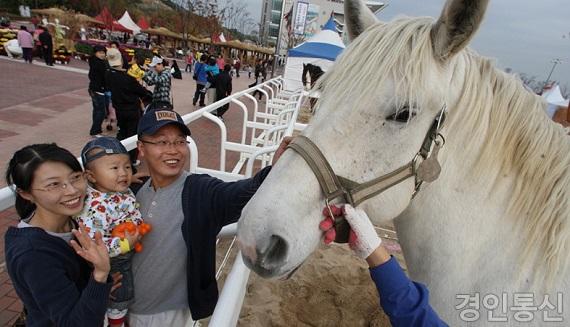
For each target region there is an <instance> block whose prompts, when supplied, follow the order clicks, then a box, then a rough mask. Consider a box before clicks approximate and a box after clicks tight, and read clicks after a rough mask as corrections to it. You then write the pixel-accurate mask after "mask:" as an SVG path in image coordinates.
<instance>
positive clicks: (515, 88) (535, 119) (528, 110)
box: [449, 50, 570, 279]
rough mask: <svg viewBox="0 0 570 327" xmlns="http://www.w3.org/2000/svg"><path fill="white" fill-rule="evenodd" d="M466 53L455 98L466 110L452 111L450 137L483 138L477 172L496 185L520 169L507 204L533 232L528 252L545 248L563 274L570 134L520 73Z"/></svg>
mask: <svg viewBox="0 0 570 327" xmlns="http://www.w3.org/2000/svg"><path fill="white" fill-rule="evenodd" d="M461 55H462V56H463V58H462V59H463V60H465V62H466V64H465V67H467V69H466V70H465V75H464V82H463V83H464V86H463V89H462V90H461V91H460V92H461V94H462V96H461V97H460V98H459V101H458V103H457V104H456V108H457V109H456V110H461V114H458V115H452V119H451V123H450V127H449V131H450V134H451V135H450V137H458V138H460V139H462V140H466V141H467V142H466V143H467V144H464V145H463V146H464V147H465V148H469V146H470V144H469V141H470V140H471V142H473V141H474V140H475V139H476V138H473V135H478V136H480V137H481V138H483V140H484V143H483V146H482V148H481V149H482V151H481V153H480V155H479V158H478V160H477V162H476V164H475V167H473V170H472V172H471V176H472V177H474V178H473V180H475V179H480V181H479V183H485V182H490V183H491V185H493V187H496V186H497V185H498V184H500V181H501V179H502V178H503V176H506V175H514V176H515V178H514V185H513V188H514V192H513V193H512V195H511V198H510V202H509V206H508V212H509V213H510V214H512V215H513V216H514V217H517V219H518V223H519V224H520V227H521V229H522V231H523V235H526V241H525V242H524V243H525V244H526V245H525V247H524V248H523V258H522V259H523V261H524V260H526V259H528V257H529V255H530V254H531V253H532V251H533V250H538V251H539V253H540V254H541V256H540V257H541V258H542V259H543V260H544V264H545V268H546V276H548V278H549V279H550V278H552V277H554V276H555V274H556V273H560V274H563V273H564V271H565V270H566V268H567V264H568V260H567V258H568V250H570V221H568V217H570V137H568V136H567V135H566V134H567V131H565V129H564V128H563V127H562V126H561V125H559V124H556V123H554V122H553V121H552V120H551V119H550V118H548V116H547V114H546V111H545V103H544V100H543V99H542V98H540V97H539V96H537V95H535V94H532V93H530V92H529V91H527V90H526V89H525V88H524V87H523V85H522V82H521V81H520V79H518V78H516V77H515V76H513V75H511V74H507V73H504V72H502V71H499V70H497V69H496V68H495V67H494V65H493V63H492V61H491V60H489V59H487V58H483V57H481V56H479V55H477V54H476V53H475V52H473V51H471V50H466V51H463V53H462V54H461ZM452 83H453V81H452ZM481 177H483V178H482V179H481Z"/></svg>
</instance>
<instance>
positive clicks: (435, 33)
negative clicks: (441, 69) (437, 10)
mask: <svg viewBox="0 0 570 327" xmlns="http://www.w3.org/2000/svg"><path fill="white" fill-rule="evenodd" d="M488 4H489V0H448V1H447V3H446V5H445V7H444V8H443V12H442V13H441V17H439V19H438V21H437V22H436V23H435V25H434V26H433V29H432V31H431V39H432V44H433V49H434V52H435V56H436V58H438V59H440V60H446V59H448V58H450V57H452V56H453V55H454V54H456V53H458V52H459V51H461V50H462V49H463V48H464V47H466V46H467V44H468V43H469V41H470V40H471V38H472V37H473V36H474V35H475V32H476V31H477V29H478V28H479V26H480V25H481V21H482V20H483V16H484V15H485V11H486V10H487V5H488Z"/></svg>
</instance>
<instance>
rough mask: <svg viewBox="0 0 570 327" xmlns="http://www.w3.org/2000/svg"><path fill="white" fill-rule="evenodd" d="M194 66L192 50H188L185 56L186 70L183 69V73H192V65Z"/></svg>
mask: <svg viewBox="0 0 570 327" xmlns="http://www.w3.org/2000/svg"><path fill="white" fill-rule="evenodd" d="M193 64H194V53H193V52H192V50H188V54H187V55H186V68H184V72H185V73H192V65H193Z"/></svg>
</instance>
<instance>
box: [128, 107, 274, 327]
mask: <svg viewBox="0 0 570 327" xmlns="http://www.w3.org/2000/svg"><path fill="white" fill-rule="evenodd" d="M189 135H190V130H189V129H188V127H187V126H186V125H185V124H184V121H183V120H182V118H181V117H180V115H178V113H176V112H175V111H172V110H149V111H147V112H146V113H145V114H144V115H143V117H142V118H141V120H140V122H139V127H138V138H139V141H138V150H139V153H140V156H141V158H142V160H143V161H144V163H145V164H146V165H147V167H148V171H149V173H150V179H149V180H148V181H146V182H145V183H144V185H143V186H142V187H141V188H140V189H139V191H138V193H137V200H138V201H139V203H140V210H141V213H142V216H143V218H144V219H145V221H147V222H148V223H150V224H151V225H152V226H153V232H152V233H149V234H148V235H147V236H145V239H144V241H143V243H144V248H145V250H144V251H143V252H141V253H139V254H137V255H136V256H135V258H134V260H133V273H134V281H135V282H134V285H135V294H136V295H135V299H134V302H133V303H132V305H131V306H130V308H129V314H130V317H129V325H130V326H132V327H139V326H145V327H146V326H173V327H177V326H191V324H192V318H193V319H194V320H198V319H202V318H205V317H208V316H210V315H211V314H212V312H213V311H214V307H215V305H216V302H217V298H218V289H217V284H216V279H215V254H216V249H215V244H216V236H217V234H218V233H219V231H220V229H221V228H222V227H223V226H224V225H227V224H230V223H233V222H235V221H237V220H238V218H239V216H240V214H241V209H242V208H243V207H244V206H245V204H246V203H247V201H249V199H250V198H251V197H252V196H253V194H254V193H255V191H256V190H257V188H258V187H259V186H260V185H261V182H262V181H263V180H264V179H265V177H266V176H267V174H268V173H269V170H270V168H269V167H267V168H265V169H262V170H261V171H260V172H259V173H257V175H255V176H254V177H252V178H250V179H245V180H241V181H238V182H232V183H227V182H223V181H221V180H219V179H217V178H214V177H211V176H209V175H202V174H189V173H188V172H186V171H185V170H184V167H185V165H186V163H187V162H188V160H189V157H190V152H189V149H188V146H187V141H186V137H187V136H189ZM284 149H285V143H284V144H282V146H281V147H280V150H278V151H277V153H276V154H275V157H276V158H278V157H279V155H280V154H281V153H282V152H283V150H284Z"/></svg>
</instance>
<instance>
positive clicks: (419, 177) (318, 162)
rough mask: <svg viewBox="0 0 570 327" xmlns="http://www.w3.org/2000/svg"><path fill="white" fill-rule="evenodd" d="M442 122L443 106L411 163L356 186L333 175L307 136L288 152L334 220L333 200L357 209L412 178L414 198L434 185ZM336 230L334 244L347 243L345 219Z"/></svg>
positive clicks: (299, 138) (438, 169) (438, 168)
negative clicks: (312, 180)
mask: <svg viewBox="0 0 570 327" xmlns="http://www.w3.org/2000/svg"><path fill="white" fill-rule="evenodd" d="M444 120H445V105H444V106H443V108H442V109H441V111H440V112H439V113H438V115H437V116H436V118H435V119H434V122H433V123H432V125H431V127H430V128H429V130H428V132H427V133H426V136H425V138H424V141H423V143H422V146H421V148H420V150H419V151H418V152H417V153H416V155H415V156H414V158H413V159H412V161H410V162H408V163H407V164H406V165H404V166H402V167H400V168H398V169H396V170H394V171H392V172H390V173H388V174H385V175H382V176H380V177H377V178H374V179H372V180H370V181H368V182H364V183H357V182H355V181H352V180H350V179H348V178H344V177H342V176H338V175H337V174H335V172H334V170H333V169H332V167H331V165H330V163H329V162H328V161H327V159H326V158H325V156H324V155H323V153H322V152H321V151H320V150H319V148H318V147H317V145H316V144H315V143H313V142H312V141H311V140H310V139H309V138H308V137H306V136H303V135H299V136H297V137H295V138H294V139H293V141H291V143H290V144H289V145H288V148H291V149H293V150H294V151H295V152H297V153H298V154H299V155H300V156H301V157H302V158H303V159H304V160H305V162H307V164H308V165H309V167H310V168H311V170H312V171H313V173H314V174H315V177H316V178H317V180H318V181H319V184H320V186H321V189H322V191H323V193H324V195H325V205H326V207H327V208H328V210H329V213H330V216H331V217H335V216H334V215H333V214H332V210H331V207H330V203H331V201H332V200H334V199H336V198H340V197H343V198H344V201H345V203H349V204H350V205H352V206H353V207H356V206H358V205H359V204H361V203H362V202H364V201H366V200H368V199H370V198H372V197H374V196H376V195H378V194H380V193H382V192H384V191H386V190H387V189H389V188H391V187H393V186H395V185H397V184H399V183H401V182H403V181H404V180H406V179H408V178H410V177H415V188H414V193H413V195H412V198H413V197H414V196H415V195H416V194H417V192H419V190H420V188H421V186H422V184H423V183H424V182H428V183H429V182H433V181H435V180H436V179H437V178H438V177H439V174H440V172H441V166H440V165H439V162H438V161H437V154H438V152H439V150H440V149H441V148H442V147H443V145H444V144H445V138H444V137H443V135H441V134H440V130H441V128H442V125H443V122H444ZM420 159H421V162H420ZM335 229H336V232H337V233H336V235H337V236H336V239H335V242H337V243H346V242H348V233H349V230H350V228H349V226H348V223H347V222H346V220H344V218H342V217H337V218H335Z"/></svg>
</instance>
